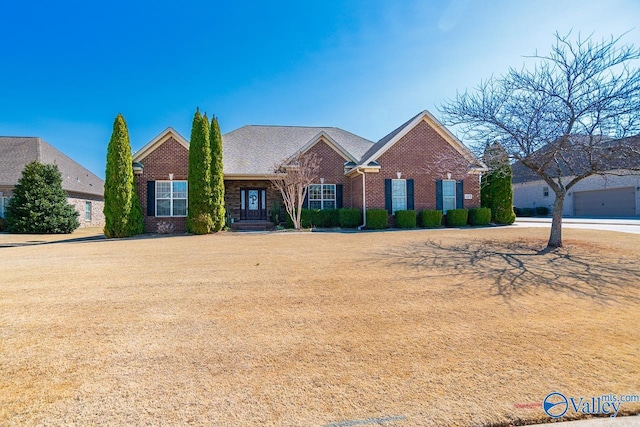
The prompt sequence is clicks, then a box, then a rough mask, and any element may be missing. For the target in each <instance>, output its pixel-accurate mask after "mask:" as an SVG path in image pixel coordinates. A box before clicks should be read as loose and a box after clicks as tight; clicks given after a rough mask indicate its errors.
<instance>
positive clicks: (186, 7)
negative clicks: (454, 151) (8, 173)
mask: <svg viewBox="0 0 640 427" xmlns="http://www.w3.org/2000/svg"><path fill="white" fill-rule="evenodd" d="M0 16H1V17H2V25H1V26H0V61H1V62H0V64H1V66H0V135H3V136H7V135H10V136H39V137H42V138H44V139H45V140H47V141H48V142H50V143H51V144H53V145H54V146H56V147H57V148H59V149H60V150H62V151H63V152H65V153H66V154H68V155H69V156H71V157H72V158H74V159H75V160H76V161H78V162H80V163H82V164H83V165H84V166H86V167H87V168H88V169H90V170H91V171H93V172H94V173H96V174H97V175H99V176H101V177H103V176H104V167H105V158H106V147H107V143H108V141H109V137H110V135H111V129H112V125H113V120H114V118H115V116H116V114H118V113H122V114H123V115H124V116H125V118H126V120H127V123H128V126H129V133H130V136H131V145H132V148H133V150H134V151H135V150H137V149H139V148H141V147H142V146H143V145H144V144H146V143H147V142H148V141H149V140H151V139H152V138H153V137H154V136H155V135H157V134H158V133H160V132H161V131H162V130H164V129H165V128H166V127H167V126H172V127H174V128H175V129H176V130H178V131H179V132H180V133H182V134H183V135H184V136H185V137H186V138H187V139H188V137H189V134H190V126H191V120H192V117H193V113H194V111H195V108H196V106H199V107H200V108H201V110H202V111H206V112H207V113H208V114H209V115H212V114H215V115H217V116H218V118H219V121H220V126H221V128H222V132H223V133H224V132H229V131H231V130H233V129H236V128H238V127H240V126H243V125H245V124H274V125H276V124H277V125H306V126H337V127H340V128H343V129H346V130H348V131H350V132H353V133H356V134H358V135H361V136H363V137H365V138H368V139H371V140H378V139H380V138H381V137H382V136H384V135H385V134H387V133H388V132H390V131H391V130H393V129H394V128H395V127H397V126H398V125H400V124H402V123H403V122H404V121H406V120H407V119H409V118H410V117H411V116H413V115H414V114H416V113H417V112H419V111H422V110H424V109H428V110H430V111H431V112H433V113H434V114H435V115H436V116H439V114H438V112H437V107H438V106H439V105H440V104H441V103H442V102H443V101H445V100H446V99H448V98H451V97H454V96H455V94H456V91H464V90H465V89H467V88H473V87H474V86H475V85H477V84H478V83H479V82H480V80H481V79H483V78H487V77H489V76H490V75H492V74H501V73H503V72H504V71H506V69H507V68H508V67H509V66H515V67H520V66H521V65H522V64H523V63H524V61H525V58H524V55H529V54H531V53H533V52H534V51H535V50H536V49H538V51H539V52H540V53H546V52H548V50H549V47H550V46H551V43H552V42H553V33H554V32H555V31H559V32H560V33H562V34H564V33H566V32H568V31H569V30H571V29H573V31H574V33H577V32H581V33H582V34H583V35H585V34H591V33H593V34H594V36H595V37H596V38H598V39H599V38H602V37H609V36H611V35H612V34H613V35H616V36H617V35H621V34H622V33H624V32H627V31H629V33H628V34H627V35H626V36H625V37H624V38H623V41H624V42H625V43H627V44H635V45H636V46H638V45H640V28H635V26H637V25H638V22H640V21H639V20H638V19H639V18H640V2H638V1H637V0H629V1H623V0H608V1H606V2H604V1H586V0H581V1H562V0H554V1H546V0H536V1H514V0H509V1H498V0H496V1H488V0H487V1H470V0H453V1H411V0H402V1H391V0H389V1H381V0H363V1H332V0H324V1H315V0H305V1H300V0H297V1H275V2H263V1H260V2H255V1H244V2H230V1H227V2H221V1H203V2H198V1H192V2H178V1H175V0H174V1H164V0H156V1H153V2H135V1H128V2H125V1H109V2H104V1H101V0H97V1H93V2H91V1H75V0H69V1H63V2H51V1H46V2H44V1H30V2H22V1H17V0H6V1H3V2H1V3H0Z"/></svg>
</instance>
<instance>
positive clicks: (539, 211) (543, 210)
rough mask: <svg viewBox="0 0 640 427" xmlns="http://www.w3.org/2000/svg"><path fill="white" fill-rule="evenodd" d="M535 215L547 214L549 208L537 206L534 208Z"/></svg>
mask: <svg viewBox="0 0 640 427" xmlns="http://www.w3.org/2000/svg"><path fill="white" fill-rule="evenodd" d="M536 215H539V216H547V215H549V208H548V207H546V206H538V207H537V208H536Z"/></svg>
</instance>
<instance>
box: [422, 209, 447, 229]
mask: <svg viewBox="0 0 640 427" xmlns="http://www.w3.org/2000/svg"><path fill="white" fill-rule="evenodd" d="M420 226H421V227H424V228H438V227H441V226H442V211H440V210H435V209H434V210H432V209H425V210H423V211H421V212H420Z"/></svg>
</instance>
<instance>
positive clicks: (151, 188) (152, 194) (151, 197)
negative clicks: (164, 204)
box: [147, 181, 156, 216]
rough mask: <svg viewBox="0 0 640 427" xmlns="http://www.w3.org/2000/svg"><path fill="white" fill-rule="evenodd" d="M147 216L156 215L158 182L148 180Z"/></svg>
mask: <svg viewBox="0 0 640 427" xmlns="http://www.w3.org/2000/svg"><path fill="white" fill-rule="evenodd" d="M147 216H156V182H155V181H147Z"/></svg>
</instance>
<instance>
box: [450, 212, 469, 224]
mask: <svg viewBox="0 0 640 427" xmlns="http://www.w3.org/2000/svg"><path fill="white" fill-rule="evenodd" d="M446 218H447V219H446V222H447V226H449V227H463V226H465V225H467V220H468V219H469V211H468V210H466V209H449V210H448V211H447V215H446Z"/></svg>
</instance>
